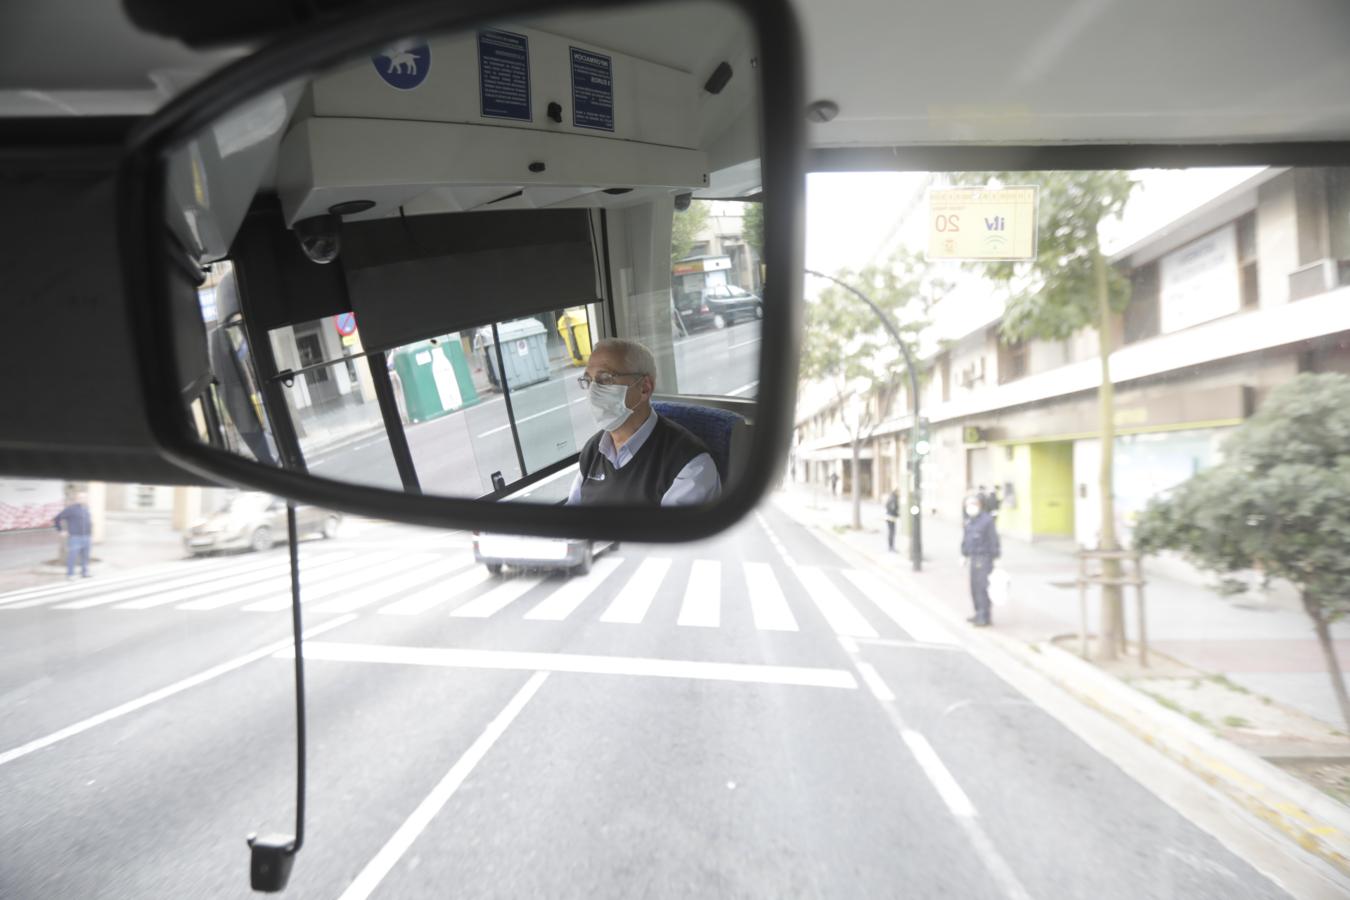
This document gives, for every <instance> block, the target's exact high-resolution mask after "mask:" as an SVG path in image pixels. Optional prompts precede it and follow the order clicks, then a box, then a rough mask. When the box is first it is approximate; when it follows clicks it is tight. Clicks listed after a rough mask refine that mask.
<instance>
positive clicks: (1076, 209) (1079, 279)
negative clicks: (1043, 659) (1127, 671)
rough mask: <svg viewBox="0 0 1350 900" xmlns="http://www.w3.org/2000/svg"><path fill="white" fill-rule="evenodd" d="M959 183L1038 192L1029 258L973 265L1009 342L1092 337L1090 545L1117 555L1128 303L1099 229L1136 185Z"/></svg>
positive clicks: (1073, 177)
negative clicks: (1094, 504) (1119, 329)
mask: <svg viewBox="0 0 1350 900" xmlns="http://www.w3.org/2000/svg"><path fill="white" fill-rule="evenodd" d="M954 181H955V182H956V183H958V184H967V185H984V184H989V183H996V184H1000V185H1013V184H1035V185H1039V186H1040V212H1039V216H1038V222H1037V226H1038V240H1037V247H1036V258H1035V259H1034V260H1031V261H1028V262H991V263H977V264H973V265H972V268H977V269H978V270H979V271H981V272H982V273H983V274H984V276H985V277H987V278H989V279H990V280H992V281H994V282H997V283H999V284H1001V285H1002V286H1003V287H1004V288H1005V289H1006V290H1007V291H1008V303H1007V306H1006V308H1005V310H1004V313H1003V324H1002V326H1001V332H1002V336H1003V338H1004V339H1005V340H1007V341H1009V342H1011V343H1017V342H1021V341H1029V340H1048V341H1062V340H1067V339H1068V338H1070V337H1072V336H1073V335H1074V334H1076V333H1078V332H1079V331H1082V330H1083V329H1092V330H1094V331H1095V332H1096V333H1097V348H1098V350H1097V352H1098V356H1099V358H1100V362H1101V387H1100V388H1099V389H1098V394H1097V396H1098V413H1097V416H1098V426H1097V430H1098V437H1099V439H1100V444H1101V467H1100V470H1099V472H1098V484H1099V493H1100V496H1101V523H1100V525H1099V527H1098V536H1097V546H1098V548H1099V549H1101V550H1118V549H1120V540H1119V537H1118V535H1117V534H1116V511H1115V493H1114V484H1115V478H1114V468H1115V466H1114V462H1115V460H1114V450H1115V387H1114V385H1113V384H1112V381H1111V351H1112V350H1113V349H1114V347H1115V342H1116V338H1115V334H1114V330H1115V329H1114V327H1113V326H1114V317H1115V315H1116V314H1118V313H1120V312H1122V311H1123V310H1124V309H1125V307H1126V306H1127V305H1128V304H1129V301H1130V291H1129V281H1128V280H1127V279H1126V278H1125V276H1124V275H1122V274H1121V273H1120V272H1119V271H1118V270H1117V269H1115V268H1114V267H1113V266H1111V265H1109V264H1108V262H1107V260H1106V258H1105V256H1103V254H1102V248H1101V240H1100V238H1099V237H1098V226H1100V225H1101V223H1102V222H1103V221H1105V220H1108V219H1117V218H1119V217H1120V215H1121V214H1122V213H1123V212H1124V210H1125V204H1126V203H1127V202H1128V200H1129V198H1130V194H1131V192H1132V191H1133V190H1134V188H1135V187H1136V185H1137V182H1136V181H1135V180H1134V179H1133V178H1131V177H1130V175H1129V173H1128V172H992V173H970V174H965V175H961V176H958V177H957V178H955V179H954ZM1103 574H1105V575H1106V576H1107V577H1108V578H1119V577H1120V563H1119V561H1116V560H1107V561H1105V562H1104V563H1103ZM1100 621H1101V623H1102V624H1101V633H1100V635H1099V636H1098V641H1097V654H1098V657H1099V658H1101V659H1104V660H1112V659H1115V658H1116V656H1117V649H1116V648H1117V646H1118V644H1119V642H1120V638H1121V635H1123V634H1124V628H1125V613H1124V604H1123V602H1122V597H1121V588H1120V587H1119V586H1118V585H1103V587H1102V609H1101V617H1100Z"/></svg>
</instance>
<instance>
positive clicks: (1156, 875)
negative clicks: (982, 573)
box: [0, 503, 1284, 900]
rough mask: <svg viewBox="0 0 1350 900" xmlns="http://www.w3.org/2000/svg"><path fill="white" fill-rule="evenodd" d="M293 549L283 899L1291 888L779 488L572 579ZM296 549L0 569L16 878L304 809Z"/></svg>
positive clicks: (131, 858) (441, 559) (201, 842)
mask: <svg viewBox="0 0 1350 900" xmlns="http://www.w3.org/2000/svg"><path fill="white" fill-rule="evenodd" d="M346 524H347V526H349V527H348V528H347V530H346V533H345V534H344V535H342V536H340V537H339V538H338V539H336V540H333V541H313V542H306V543H305V544H304V545H303V546H302V565H303V569H304V576H303V582H304V592H305V604H304V610H305V620H306V627H307V628H308V629H309V633H310V637H309V640H308V642H307V645H306V648H307V649H306V653H307V656H308V658H309V662H308V668H307V679H308V686H309V694H308V696H309V724H310V734H309V741H310V768H309V817H308V821H307V827H308V831H307V835H306V846H305V848H304V850H303V851H302V853H301V854H300V856H299V858H298V860H297V862H296V867H295V872H294V876H293V878H292V882H291V887H290V889H289V891H288V893H287V896H288V897H292V898H341V900H362V898H366V897H373V898H388V900H393V898H398V900H411V898H421V897H435V898H442V897H447V896H454V897H472V898H477V897H522V898H535V897H563V898H579V900H580V898H585V900H592V898H616V900H618V898H622V900H628V898H634V897H647V898H689V897H754V898H759V897H763V898H781V897H820V898H852V897H858V898H877V897H906V898H921V897H957V898H1024V897H1037V898H1062V897H1092V898H1121V900H1126V898H1128V900H1136V898H1141V897H1185V898H1223V900H1233V898H1258V897H1259V898H1267V897H1279V896H1284V895H1283V894H1282V893H1281V892H1280V891H1279V890H1277V889H1276V888H1275V887H1274V886H1273V885H1272V884H1271V883H1270V882H1268V881H1267V880H1266V879H1265V878H1264V877H1263V876H1261V875H1260V874H1258V873H1257V872H1256V871H1255V870H1254V869H1253V868H1252V867H1251V866H1249V865H1248V864H1247V863H1246V862H1244V861H1243V860H1242V859H1239V858H1237V857H1236V856H1234V855H1233V854H1232V853H1230V852H1229V851H1228V850H1226V849H1224V847H1223V846H1222V845H1220V844H1219V842H1218V841H1216V840H1215V839H1214V838H1213V837H1211V836H1210V835H1208V834H1206V833H1205V832H1203V831H1200V830H1199V829H1197V828H1196V827H1194V826H1193V825H1192V824H1190V823H1189V822H1188V821H1187V820H1186V819H1184V818H1183V817H1182V816H1180V815H1179V814H1178V813H1176V812H1174V811H1173V810H1172V809H1171V808H1169V807H1168V806H1167V805H1165V804H1164V803H1163V802H1162V801H1160V800H1159V799H1157V797H1155V796H1154V795H1153V794H1152V793H1149V792H1148V791H1147V790H1145V789H1144V788H1143V787H1141V786H1140V785H1139V784H1137V783H1136V782H1134V781H1133V780H1131V779H1130V778H1129V777H1128V776H1127V775H1125V774H1124V773H1123V772H1122V771H1121V770H1120V769H1119V768H1117V766H1116V765H1115V764H1113V763H1111V762H1109V761H1108V760H1106V759H1104V758H1103V757H1101V756H1099V755H1098V754H1097V753H1096V752H1095V751H1094V750H1092V749H1091V748H1090V747H1088V746H1087V745H1086V744H1084V743H1083V742H1082V741H1080V740H1079V739H1078V738H1077V737H1075V736H1074V735H1073V734H1072V733H1070V732H1068V731H1067V730H1065V728H1064V727H1062V726H1061V725H1060V724H1058V722H1057V721H1056V720H1054V719H1052V718H1051V717H1050V716H1049V715H1047V714H1046V713H1045V712H1043V711H1042V710H1041V709H1039V708H1038V707H1037V706H1035V705H1034V704H1032V703H1031V702H1029V701H1028V700H1027V699H1026V698H1024V697H1023V696H1022V695H1020V694H1018V693H1016V692H1015V691H1013V690H1012V689H1011V688H1010V687H1008V686H1007V685H1006V684H1005V683H1004V682H1003V681H1001V680H999V679H998V678H997V677H996V676H994V675H993V674H992V673H991V672H990V671H989V670H988V669H986V668H985V667H984V666H983V665H982V664H981V663H980V662H979V661H978V660H976V659H975V658H973V657H971V656H970V655H968V654H967V653H966V652H965V651H964V650H963V649H961V645H960V644H958V643H954V642H952V640H951V639H950V633H949V632H947V631H945V630H944V629H943V628H942V627H941V626H939V625H937V624H936V623H935V622H933V621H931V620H929V619H927V618H926V617H925V616H924V615H923V614H922V612H921V611H920V610H919V609H918V608H916V607H913V606H911V605H910V604H909V603H908V602H906V600H905V599H904V598H903V597H899V596H896V595H895V594H894V592H892V591H888V590H880V589H878V588H876V587H875V586H874V582H873V581H872V579H873V578H874V577H875V576H874V574H873V573H871V572H868V571H863V570H857V569H853V568H850V567H849V565H848V564H847V563H846V562H845V561H844V560H842V559H840V558H839V557H837V556H836V555H835V554H834V553H833V552H832V551H830V550H829V549H828V548H827V547H826V546H824V545H823V544H822V543H821V542H820V541H819V540H818V539H817V538H815V537H814V536H813V535H812V534H811V533H810V532H809V531H807V530H806V529H805V528H803V527H801V526H800V525H798V524H796V523H795V522H793V521H792V520H791V519H789V518H787V517H786V516H785V515H784V514H783V513H781V512H780V511H779V510H778V509H777V507H775V506H774V505H772V504H771V503H766V504H765V505H764V506H763V507H762V508H761V510H760V512H759V513H758V514H757V515H753V516H751V517H749V518H748V519H746V520H745V521H744V522H742V523H741V524H739V525H738V526H736V527H735V528H733V529H732V530H731V531H729V532H727V533H725V534H723V535H720V536H718V537H716V538H714V539H711V540H708V541H704V542H700V543H693V544H685V545H672V546H637V545H623V546H622V547H620V548H619V549H618V550H617V551H616V552H615V553H613V554H610V555H602V556H601V557H599V559H597V561H596V566H595V569H594V570H593V571H592V572H591V574H589V575H586V576H576V577H572V578H570V579H569V578H567V577H564V576H561V575H551V576H541V575H538V574H529V573H526V574H519V573H516V574H514V575H512V574H508V575H507V576H505V577H501V578H494V577H490V576H488V575H487V573H486V571H485V570H484V569H483V568H482V567H480V566H476V565H475V564H474V563H473V561H472V558H471V554H470V548H469V546H468V543H467V542H468V537H467V536H466V535H464V534H463V533H452V532H434V531H427V530H420V529H413V528H408V527H403V526H395V525H385V524H378V523H365V522H361V521H357V520H353V521H349V522H348V523H346ZM285 585H286V576H285V551H284V550H276V551H271V552H269V553H266V554H256V555H241V556H234V557H227V558H221V559H210V560H203V561H183V562H178V563H172V564H166V565H162V566H160V567H158V568H156V569H154V570H150V571H146V572H144V573H138V574H133V575H128V576H122V577H118V578H115V579H114V578H110V579H108V580H106V581H99V580H91V581H88V582H85V581H76V582H74V583H72V584H70V585H66V584H61V585H60V586H57V587H54V588H41V589H34V590H30V591H27V592H18V593H11V594H7V595H0V701H2V702H3V708H4V716H3V717H0V797H2V798H3V801H0V802H3V807H4V815H3V816H2V817H0V846H3V847H4V848H5V850H4V855H3V859H4V861H3V864H0V896H3V897H6V898H10V897H13V898H37V897H77V898H129V900H130V898H134V900H147V898H161V897H162V898H172V900H184V898H195V897H244V896H246V895H248V891H247V863H248V854H247V851H246V848H245V844H244V838H245V835H247V834H248V833H250V832H254V831H259V832H262V833H269V832H286V831H289V830H290V829H291V815H292V798H293V788H292V781H291V779H292V775H293V770H292V764H293V756H292V754H293V745H292V718H291V716H292V711H291V690H292V687H291V681H290V677H291V661H290V659H288V650H287V648H288V646H289V645H288V640H289V637H288V635H289V631H288V613H287V603H288V596H287V593H286V590H285Z"/></svg>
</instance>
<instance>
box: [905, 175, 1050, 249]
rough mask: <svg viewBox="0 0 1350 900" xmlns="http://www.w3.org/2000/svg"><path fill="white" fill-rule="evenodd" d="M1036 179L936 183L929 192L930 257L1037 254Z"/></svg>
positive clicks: (1038, 193)
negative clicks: (1001, 183)
mask: <svg viewBox="0 0 1350 900" xmlns="http://www.w3.org/2000/svg"><path fill="white" fill-rule="evenodd" d="M1039 196H1040V188H1039V187H1037V186H1035V185H1029V186H1019V187H1004V188H982V187H971V188H964V187H963V188H933V189H931V190H929V192H928V254H927V255H928V258H929V259H930V260H932V259H976V260H979V259H991V260H992V259H1006V260H1016V259H1035V258H1036V204H1037V200H1038V199H1039Z"/></svg>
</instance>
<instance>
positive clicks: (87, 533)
mask: <svg viewBox="0 0 1350 900" xmlns="http://www.w3.org/2000/svg"><path fill="white" fill-rule="evenodd" d="M88 504H89V497H88V495H86V494H83V493H81V494H76V495H75V500H74V502H73V503H71V504H70V505H69V506H67V507H66V508H65V509H63V510H61V511H60V512H59V513H57V514H56V519H55V520H54V523H55V525H56V530H57V531H64V532H65V535H66V577H67V578H74V577H75V562H76V560H78V561H79V563H80V576H81V577H83V578H88V577H89V544H90V541H91V540H92V539H93V533H94V528H93V518H92V517H91V516H90V515H89V505H88Z"/></svg>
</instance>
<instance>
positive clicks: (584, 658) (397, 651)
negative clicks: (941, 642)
mask: <svg viewBox="0 0 1350 900" xmlns="http://www.w3.org/2000/svg"><path fill="white" fill-rule="evenodd" d="M291 653H292V651H291V649H290V648H289V647H287V648H284V649H282V650H279V651H278V652H277V654H276V656H277V657H278V658H289V657H290V656H291ZM305 659H306V660H321V661H326V662H365V663H387V664H393V665H407V666H436V667H440V668H449V669H505V670H513V671H544V672H572V673H577V674H582V675H634V676H647V677H652V678H689V679H693V680H696V681H732V682H740V683H744V684H781V685H794V686H798V687H827V688H841V689H847V690H857V688H858V681H857V679H856V678H854V677H853V675H852V674H851V673H850V672H847V671H845V670H844V669H817V668H807V667H801V666H770V665H758V664H753V663H717V662H701V661H697V660H684V659H648V658H643V657H635V656H589V655H584V654H576V653H533V652H525V651H516V650H468V649H458V648H453V647H396V646H390V645H387V644H349V643H342V642H336V641H335V642H328V641H318V642H311V643H307V644H305Z"/></svg>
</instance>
